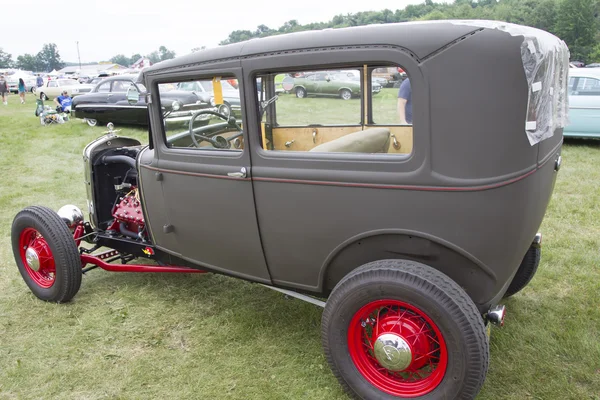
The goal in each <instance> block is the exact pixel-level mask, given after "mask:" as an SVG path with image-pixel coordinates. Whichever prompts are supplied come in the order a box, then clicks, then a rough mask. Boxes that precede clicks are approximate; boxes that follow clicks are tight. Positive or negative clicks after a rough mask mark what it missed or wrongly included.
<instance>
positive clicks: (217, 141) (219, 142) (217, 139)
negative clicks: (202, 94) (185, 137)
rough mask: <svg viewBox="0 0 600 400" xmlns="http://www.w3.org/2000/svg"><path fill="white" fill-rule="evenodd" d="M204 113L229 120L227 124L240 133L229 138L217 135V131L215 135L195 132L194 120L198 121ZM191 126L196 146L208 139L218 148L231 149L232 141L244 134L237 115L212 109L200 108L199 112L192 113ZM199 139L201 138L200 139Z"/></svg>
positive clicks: (191, 135) (191, 133)
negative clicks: (236, 118) (229, 114)
mask: <svg viewBox="0 0 600 400" xmlns="http://www.w3.org/2000/svg"><path fill="white" fill-rule="evenodd" d="M202 114H210V115H216V116H217V117H219V118H221V119H223V120H225V121H227V125H228V126H230V127H232V128H234V129H235V130H237V131H238V132H239V133H237V134H235V135H233V136H232V137H230V138H229V139H225V138H224V137H223V136H217V134H216V133H215V134H214V136H206V135H202V134H200V133H195V132H194V121H196V118H198V116H200V115H202ZM189 128H190V137H191V138H192V142H194V146H196V147H200V142H203V141H207V142H209V143H210V144H212V145H213V146H214V147H215V148H217V149H229V148H231V143H230V142H231V141H232V140H233V139H235V138H237V137H240V136H241V135H242V134H243V131H242V127H241V126H240V125H239V124H238V123H237V121H236V120H235V117H233V116H229V117H228V116H227V115H224V114H221V113H219V112H216V111H212V110H200V111H198V112H197V113H195V114H194V115H192V117H191V118H190V124H189ZM217 133H218V132H217ZM197 139H201V140H199V141H198V140H197Z"/></svg>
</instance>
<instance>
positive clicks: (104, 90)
mask: <svg viewBox="0 0 600 400" xmlns="http://www.w3.org/2000/svg"><path fill="white" fill-rule="evenodd" d="M110 84H111V82H110V81H109V82H104V83H103V84H101V85H100V86H98V93H108V92H110Z"/></svg>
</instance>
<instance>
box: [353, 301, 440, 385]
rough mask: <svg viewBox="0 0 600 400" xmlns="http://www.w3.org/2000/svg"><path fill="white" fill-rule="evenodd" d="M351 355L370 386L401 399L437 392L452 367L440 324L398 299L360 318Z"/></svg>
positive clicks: (380, 303)
mask: <svg viewBox="0 0 600 400" xmlns="http://www.w3.org/2000/svg"><path fill="white" fill-rule="evenodd" d="M348 350H349V352H350V357H352V361H353V362H354V364H355V365H356V368H357V369H358V370H359V371H360V373H361V374H362V375H363V376H364V377H365V379H366V380H367V381H369V382H370V383H371V384H372V385H373V386H375V387H376V388H378V389H379V390H381V391H382V392H386V393H389V394H391V395H394V396H401V397H417V396H422V395H425V394H427V393H429V392H431V391H432V390H434V389H435V388H436V387H437V386H438V385H439V384H440V382H441V381H442V379H443V378H444V374H445V372H446V365H447V363H448V351H447V350H446V343H445V341H444V337H443V335H442V333H441V332H440V330H439V328H438V327H437V325H436V324H435V323H434V322H433V321H432V320H431V319H430V318H429V317H428V316H427V315H426V314H425V313H424V312H423V311H421V310H419V309H418V308H416V307H414V306H412V305H410V304H407V303H405V302H402V301H398V300H377V301H373V302H371V303H369V304H367V305H365V306H364V307H362V308H361V309H360V310H359V311H358V312H357V313H356V314H354V317H353V318H352V320H351V321H350V326H349V328H348Z"/></svg>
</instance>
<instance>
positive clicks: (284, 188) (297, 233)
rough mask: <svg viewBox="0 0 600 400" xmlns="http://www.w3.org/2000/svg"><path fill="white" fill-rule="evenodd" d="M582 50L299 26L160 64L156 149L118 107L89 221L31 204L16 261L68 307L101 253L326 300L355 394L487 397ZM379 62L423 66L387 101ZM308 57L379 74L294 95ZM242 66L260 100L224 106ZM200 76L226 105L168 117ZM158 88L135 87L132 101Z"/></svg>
mask: <svg viewBox="0 0 600 400" xmlns="http://www.w3.org/2000/svg"><path fill="white" fill-rule="evenodd" d="M471 58H476V59H477V62H466V60H469V59H471ZM568 58H569V53H568V49H567V47H566V46H565V44H564V43H563V42H562V41H561V40H559V39H558V38H556V37H554V36H552V35H550V34H548V33H546V32H543V31H539V30H536V29H532V28H526V27H522V26H517V25H511V24H503V23H498V22H493V21H440V22H437V21H436V22H417V23H401V24H387V25H372V26H365V27H354V28H345V29H334V30H324V31H315V32H302V33H295V34H290V35H282V36H276V37H269V38H262V39H257V40H251V41H248V42H243V43H237V44H231V45H227V46H222V47H217V48H213V49H207V50H204V51H202V52H197V53H194V54H190V55H187V56H184V57H180V58H178V59H174V60H169V61H165V62H162V63H160V64H158V65H155V66H152V67H150V68H148V69H146V70H145V71H143V73H142V74H140V78H139V79H140V80H141V83H143V85H144V86H145V87H146V88H147V90H148V91H147V93H145V94H144V96H145V103H146V104H148V113H149V114H148V115H149V121H150V133H149V145H141V144H140V143H139V142H138V141H137V140H134V139H130V138H126V137H120V136H119V135H118V134H117V133H118V132H117V131H115V130H114V127H113V126H111V125H112V124H109V131H108V132H107V133H106V134H105V135H104V136H101V137H99V138H98V139H97V140H95V141H93V142H92V143H90V144H89V145H88V146H87V147H85V149H84V150H83V162H84V165H85V179H84V184H85V185H86V188H87V205H88V215H87V218H84V215H83V213H82V212H81V211H80V210H79V209H77V207H74V206H69V205H67V206H65V207H63V208H61V209H60V210H59V211H58V212H55V211H53V210H51V209H49V208H46V207H43V206H31V207H28V208H26V209H24V210H22V211H21V212H19V213H18V214H17V215H16V217H15V219H14V222H13V225H12V246H13V252H14V256H15V260H16V263H17V266H18V268H19V270H20V272H21V274H22V276H23V279H24V280H25V282H26V283H27V285H28V286H29V288H30V289H31V291H32V292H33V293H34V294H35V295H36V296H37V297H39V298H40V299H42V300H46V301H53V302H66V301H69V300H70V299H71V298H72V297H73V296H75V294H76V293H77V291H78V290H79V287H80V284H81V279H82V273H86V272H87V271H89V270H90V269H92V268H96V267H100V268H102V269H104V270H108V271H131V272H152V271H157V272H188V273H189V272H207V271H210V272H214V273H222V274H227V275H229V276H233V277H238V278H242V279H246V280H249V281H252V282H257V283H261V284H263V285H265V286H268V287H270V288H274V289H276V290H279V291H283V292H285V293H287V294H289V295H291V296H294V297H297V298H300V299H303V300H307V301H310V302H312V303H314V304H317V305H320V306H323V307H324V311H323V316H322V343H323V349H324V352H325V355H326V357H327V360H328V362H329V364H330V366H331V368H332V371H333V373H334V374H335V376H336V377H337V378H338V380H339V382H340V384H341V385H342V386H343V387H344V388H345V389H346V390H347V391H348V392H349V393H351V394H353V395H354V396H356V397H358V398H363V399H392V398H422V399H472V398H474V397H475V396H476V395H477V393H478V392H479V390H480V388H481V386H482V384H483V382H484V379H485V376H486V372H487V368H488V361H489V345H488V335H487V334H488V327H489V326H490V323H493V324H498V325H501V324H502V323H503V321H504V310H505V309H504V306H502V305H500V304H499V303H500V302H501V301H502V298H504V297H506V296H510V295H513V294H515V293H517V292H518V291H520V290H521V289H522V288H523V287H525V285H527V283H528V282H529V281H530V279H531V278H532V277H533V274H534V273H535V271H536V269H537V267H538V264H539V260H540V246H541V236H540V234H539V233H538V229H539V227H540V225H541V222H542V219H543V217H544V214H545V211H546V207H547V204H548V202H549V200H550V198H551V194H552V191H553V188H554V182H555V180H556V176H557V171H558V170H559V168H560V165H561V156H560V153H561V145H562V140H563V136H562V131H563V127H564V125H565V122H566V120H567V109H568V108H567V107H568V104H567V93H566V89H567V70H568ZM382 68H394V69H397V68H402V70H403V71H405V72H406V73H407V79H406V80H405V81H404V82H403V83H402V85H401V86H400V88H383V89H381V90H380V91H379V93H377V95H376V96H375V95H374V93H373V92H374V91H373V90H372V85H373V83H372V82H373V79H372V76H373V72H374V71H375V70H381V69H382ZM306 71H311V72H313V73H319V71H337V72H339V73H340V74H345V75H347V76H358V80H357V81H356V84H357V85H360V90H357V91H356V93H357V96H356V97H351V98H348V99H342V98H340V97H339V96H329V97H327V96H320V97H319V96H315V97H311V98H300V97H296V96H295V95H294V93H293V92H292V91H290V92H287V93H286V92H282V91H276V89H275V88H276V84H277V83H280V82H285V81H284V79H285V77H289V76H298V75H301V74H302V73H303V72H306ZM232 79H235V80H236V81H237V82H238V83H239V85H238V87H237V88H236V90H238V91H239V95H240V96H239V98H240V100H241V102H240V103H241V105H240V111H241V116H236V115H233V114H232V113H230V112H225V113H224V112H219V110H220V108H219V106H220V105H223V104H224V100H223V90H222V86H223V85H222V84H221V82H223V81H226V80H232ZM203 80H204V81H210V82H211V84H212V88H213V91H214V93H213V95H214V99H211V103H213V104H214V106H215V107H214V108H212V109H208V110H207V109H203V110H199V111H195V112H194V113H193V114H192V115H191V116H190V118H189V122H187V123H186V125H185V126H183V127H182V126H181V125H176V126H175V127H173V126H172V124H167V123H166V122H168V121H166V119H168V115H165V113H164V112H163V110H162V109H161V96H162V93H167V92H168V90H169V89H170V88H177V87H178V85H179V86H181V85H180V84H181V83H183V82H198V81H203ZM284 86H285V85H284ZM318 90H319V88H318V86H316V87H315V91H317V92H318ZM257 94H258V95H257ZM139 96H140V93H139V92H137V90H136V86H135V85H131V86H130V88H129V90H128V93H127V98H128V100H129V101H130V102H132V103H135V102H137V101H138V100H139ZM215 110H216V111H215ZM198 121H202V123H197V122H198ZM207 121H208V123H207ZM136 259H137V262H135V263H131V261H134V260H136ZM144 259H146V260H147V261H144ZM140 261H141V262H140Z"/></svg>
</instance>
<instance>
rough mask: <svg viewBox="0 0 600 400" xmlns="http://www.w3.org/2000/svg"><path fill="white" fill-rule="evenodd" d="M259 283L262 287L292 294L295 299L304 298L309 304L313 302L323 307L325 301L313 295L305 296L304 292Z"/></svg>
mask: <svg viewBox="0 0 600 400" xmlns="http://www.w3.org/2000/svg"><path fill="white" fill-rule="evenodd" d="M261 285H262V286H264V287H266V288H269V289H272V290H274V291H276V292H280V293H283V294H287V295H288V296H292V297H295V298H297V299H300V300H304V301H306V302H308V303H310V304H314V305H315V306H319V307H323V308H325V302H324V301H321V300H317V299H315V298H314V297H310V296H307V295H305V294H300V293H296V292H293V291H291V290H287V289H280V288H278V287H275V286H269V285H265V284H264V283H261Z"/></svg>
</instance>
